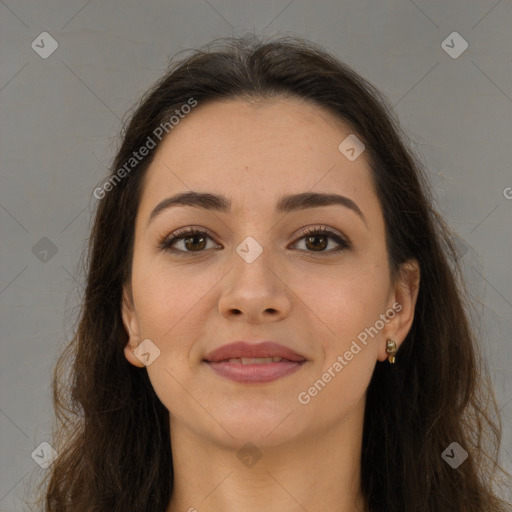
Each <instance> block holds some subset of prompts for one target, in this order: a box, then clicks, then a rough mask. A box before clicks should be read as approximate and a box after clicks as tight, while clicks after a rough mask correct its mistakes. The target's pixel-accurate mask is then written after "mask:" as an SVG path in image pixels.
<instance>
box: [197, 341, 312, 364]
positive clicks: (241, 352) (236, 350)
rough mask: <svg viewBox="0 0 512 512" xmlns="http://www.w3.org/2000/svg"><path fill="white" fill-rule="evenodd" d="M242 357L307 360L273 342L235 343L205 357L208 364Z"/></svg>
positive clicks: (213, 351)
mask: <svg viewBox="0 0 512 512" xmlns="http://www.w3.org/2000/svg"><path fill="white" fill-rule="evenodd" d="M241 357H281V358H282V359H288V360H289V361H305V360H306V359H305V357H303V356H301V355H300V354H298V353H297V352H295V351H294V350H292V349H291V348H288V347H285V346H284V345H280V344H279V343H275V342H273V341H263V342H261V343H256V344H251V343H247V342H246V341H235V342H233V343H228V344H226V345H223V346H222V347H219V348H217V349H215V350H212V351H211V352H209V353H208V354H206V355H205V356H204V359H205V361H208V362H219V361H225V360H228V359H234V358H241Z"/></svg>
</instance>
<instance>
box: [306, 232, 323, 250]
mask: <svg viewBox="0 0 512 512" xmlns="http://www.w3.org/2000/svg"><path fill="white" fill-rule="evenodd" d="M318 238H322V239H323V242H324V243H321V244H315V243H313V242H312V240H315V239H318ZM307 241H308V242H311V243H312V245H313V246H314V247H317V248H318V247H320V248H321V249H325V247H326V243H325V236H319V235H316V236H310V237H308V239H307Z"/></svg>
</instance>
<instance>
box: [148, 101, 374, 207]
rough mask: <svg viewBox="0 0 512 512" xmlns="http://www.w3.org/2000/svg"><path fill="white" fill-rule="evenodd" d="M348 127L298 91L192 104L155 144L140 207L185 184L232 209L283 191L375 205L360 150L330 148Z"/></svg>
mask: <svg viewBox="0 0 512 512" xmlns="http://www.w3.org/2000/svg"><path fill="white" fill-rule="evenodd" d="M351 133H352V131H351V129H350V127H349V126H348V125H347V124H346V123H344V122H343V121H342V120H340V119H339V118H337V117H336V116H335V115H334V114H332V113H331V112H329V111H327V110H326V109H324V108H322V107H319V106H317V105H316V104H313V103H310V102H307V101H305V100H302V99H298V98H286V99H285V98H274V99H258V100H250V101H246V100H241V99H231V100H222V101H215V102H211V103H207V104H205V105H200V104H199V105H198V106H197V107H195V108H194V110H193V111H192V112H191V113H190V114H188V115H187V116H186V117H185V118H184V119H182V120H181V121H180V123H179V124H178V125H176V126H174V128H173V129H172V131H171V132H170V133H169V135H167V137H166V138H165V139H164V140H163V142H162V143H161V145H160V147H159V148H158V150H157V154H156V155H155V158H154V160H153V162H152V163H151V165H150V167H149V169H148V171H147V173H146V177H145V180H144V189H143V195H142V201H141V213H143V212H145V214H146V215H149V211H148V209H150V208H151V207H152V206H153V207H154V205H155V204H156V203H158V202H159V201H160V200H162V199H163V198H165V197H167V196H168V195H170V194H172V193H176V192H180V191H186V190H190V189H192V190H198V191H205V192H206V191H207V192H217V193H222V194H223V195H227V196H229V197H231V198H232V202H233V206H234V207H235V208H234V210H235V211H236V210H237V209H238V207H240V208H241V207H242V205H243V207H244V209H248V208H254V209H256V210H260V211H262V210H263V209H265V208H266V205H267V204H268V206H269V208H273V207H274V202H275V199H276V198H278V197H280V196H282V195H283V194H284V193H301V192H306V191H317V192H333V191H336V192H338V193H342V194H343V195H346V196H348V197H351V198H352V199H353V200H354V201H356V202H358V203H359V202H361V203H366V204H368V203H371V202H373V203H374V204H373V207H374V208H375V207H376V206H377V205H376V204H375V203H376V201H377V199H376V196H375V194H374V191H373V186H372V183H371V176H370V168H369V164H368V161H367V159H366V155H365V154H364V152H363V154H362V155H361V156H360V157H359V158H357V159H356V160H354V161H349V160H348V159H347V158H346V157H345V156H344V155H343V154H341V153H340V151H339V149H338V146H339V145H340V143H341V142H342V141H343V140H344V139H346V138H347V136H349V135H350V134H351ZM238 203H239V204H238ZM371 207H372V205H370V206H366V208H371Z"/></svg>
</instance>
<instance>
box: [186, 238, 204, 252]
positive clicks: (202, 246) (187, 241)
mask: <svg viewBox="0 0 512 512" xmlns="http://www.w3.org/2000/svg"><path fill="white" fill-rule="evenodd" d="M197 238H199V239H201V240H202V241H203V243H202V244H201V247H200V249H204V236H201V235H192V236H188V237H187V238H186V239H185V246H186V247H187V249H190V245H192V246H193V245H195V244H194V242H192V244H190V243H189V242H190V240H196V239H197Z"/></svg>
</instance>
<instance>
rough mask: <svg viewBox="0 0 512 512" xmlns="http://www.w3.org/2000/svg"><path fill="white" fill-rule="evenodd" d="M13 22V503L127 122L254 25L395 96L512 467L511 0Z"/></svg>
mask: <svg viewBox="0 0 512 512" xmlns="http://www.w3.org/2000/svg"><path fill="white" fill-rule="evenodd" d="M0 17H1V20H0V34H1V36H0V37H1V39H0V54H1V62H2V65H1V68H0V110H1V130H2V133H1V135H2V136H1V154H2V160H1V163H2V177H1V179H2V182H1V183H2V186H1V190H0V223H1V248H2V249H1V253H2V260H1V261H2V264H1V267H0V305H1V312H0V323H1V343H2V348H1V356H2V357H0V368H1V377H0V429H1V439H0V454H1V466H0V510H1V511H4V512H7V511H14V510H22V505H21V501H20V497H21V496H23V495H24V493H25V492H26V486H28V484H29V481H30V480H31V478H32V476H30V475H31V474H32V473H34V471H33V470H34V469H36V468H37V469H38V470H39V468H38V467H37V466H36V463H35V462H34V460H33V459H32V457H31V454H32V452H33V451H34V450H35V449H36V447H37V446H38V445H39V444H40V443H41V442H43V441H47V440H50V438H49V435H50V432H51V423H52V420H53V410H52V408H51V395H50V388H49V384H50V377H51V372H52V370H53V365H54V363H55V360H56V357H57V354H58V353H59V351H60V350H61V349H62V348H63V346H64V343H65V342H66V341H67V340H68V339H69V337H70V335H71V332H72V327H73V322H74V321H75V318H76V312H77V310H76V306H77V304H78V299H79V294H80V291H81V287H82V284H81V282H80V279H81V278H80V277H77V269H78V263H79V257H80V254H81V252H82V249H83V247H84V243H85V240H86V237H87V235H88V229H89V226H90V224H89V223H90V218H91V209H92V208H93V207H94V205H95V201H96V200H95V199H94V197H92V195H91V194H92V191H93V189H94V187H95V186H96V185H97V184H98V182H99V181H100V180H101V179H102V178H103V177H104V176H105V173H106V172H107V167H108V166H109V164H110V162H111V159H112V158H113V156H114V150H115V148H116V144H117V140H118V139H117V136H118V132H119V129H120V126H121V119H122V118H123V116H124V115H125V113H126V112H127V111H128V110H129V109H130V108H131V107H132V105H133V104H134V102H135V101H136V100H137V99H138V98H139V96H140V95H141V94H142V93H143V92H144V91H145V89H146V88H148V87H149V86H150V85H151V84H152V83H153V82H154V81H155V80H156V79H157V78H158V77H160V75H162V74H163V72H164V71H165V68H166V66H167V63H168V61H169V58H170V57H171V56H172V55H173V54H174V53H175V52H177V51H179V50H182V49H186V48H190V47H197V46H200V45H202V44H204V43H206V42H208V41H209V40H211V39H213V38H216V37H221V36H226V35H244V34H246V33H248V32H256V33H258V34H264V35H272V34H278V33H279V34H283V35H284V34H295V35H299V36H303V37H306V38H308V39H311V40H313V41H316V42H318V43H320V44H322V45H323V46H325V47H326V48H327V49H329V50H331V51H333V52H334V53H336V55H337V56H338V57H339V58H341V59H342V60H344V61H345V62H347V63H348V64H349V65H351V66H352V67H354V69H355V70H356V71H358V72H359V73H361V74H362V75H363V76H365V77H366V78H368V79H369V80H370V81H371V82H372V83H374V84H375V85H376V86H377V87H378V88H379V89H380V90H381V91H383V92H384V94H386V96H387V97H388V98H389V100H390V102H391V103H392V104H393V105H394V106H395V109H396V112H397V114H398V116H399V118H400V120H401V122H402V123H403V126H404V128H405V129H406V130H407V132H408V133H409V135H410V137H411V138H412V140H413V142H414V146H413V148H414V149H416V151H417V152H419V154H420V156H421V158H422V159H423V161H424V162H425V165H426V166H427V168H428V171H429V176H430V178H431V182H432V185H433V188H434V190H435V194H436V197H437V201H438V204H437V206H438V208H439V210H440V211H441V212H442V213H443V214H444V216H445V217H446V219H447V221H448V222H449V224H450V225H451V226H452V227H453V228H454V229H455V230H456V232H457V233H458V234H459V235H460V237H461V238H462V239H463V240H464V242H460V243H459V247H460V254H461V256H462V258H463V262H464V264H465V268H466V273H467V278H468V281H469V286H470V290H471V293H472V298H473V300H474V304H475V307H476V310H477V313H478V316H479V318H480V323H479V327H478V330H479V332H480V334H481V336H480V339H481V343H482V346H483V348H484V350H485V353H486V355H487V357H488V359H489V366H490V369H491V372H492V377H493V380H494V383H495V387H496V394H497V398H498V401H499V403H500V407H501V412H502V414H503V423H504V438H503V446H502V453H501V456H502V462H503V464H504V466H505V467H506V468H507V470H508V471H512V462H511V461H512V456H511V454H512V428H511V423H512V422H511V421H510V420H511V417H512V401H511V399H512V377H511V373H510V370H509V367H510V365H511V363H512V343H511V333H512V321H511V318H512V275H511V274H512V273H511V271H510V267H509V265H510V261H511V260H510V254H512V244H511V236H510V235H511V227H510V218H511V214H512V200H511V199H507V197H505V195H506V194H507V190H508V191H509V192H510V194H508V195H509V197H512V190H511V189H507V187H512V173H511V170H510V169H511V167H510V162H511V161H512V141H511V139H510V135H511V133H512V116H511V114H512V99H511V98H512V72H511V62H512V58H511V57H512V55H511V54H512V31H510V30H509V28H510V27H511V26H512V2H511V1H510V0H501V1H497V0H481V1H472V2H468V1H467V0H464V1H463V0H457V1H450V2H442V1H440V0H435V1H429V2H427V1H426V0H423V1H422V0H417V1H416V2H411V1H408V0H396V1H392V0H386V1H382V0H381V1H377V0H374V1H358V2H341V1H337V2H335V1H327V0H322V1H318V0H317V1H315V2H307V1H305V0H295V1H293V0H292V1H290V0H284V1H277V0H276V1H270V0H265V1H261V0H260V1H258V2H257V3H256V2H252V3H250V2H248V1H246V2H235V1H232V0H189V1H186V0H181V1H173V2H164V1H156V0H152V1H148V2H141V1H139V2H137V1H135V0H130V1H123V2H121V1H116V0H103V1H102V0H89V1H86V0H72V1H66V2H64V1H44V2H42V1H39V2H37V1H35V0H26V1H23V0H21V1H19V0H18V1H16V0H6V1H2V2H0ZM44 31H46V32H49V33H50V35H51V36H52V37H53V38H55V40H56V41H57V42H58V45H59V46H58V48H57V50H56V51H55V52H54V53H53V54H51V55H50V56H49V57H48V58H46V59H43V58H42V57H40V56H39V54H38V53H36V51H34V49H32V47H31V43H32V41H34V40H36V42H37V41H39V42H40V38H38V36H39V34H41V33H42V32H44ZM454 31H456V32H458V33H460V34H461V36H462V37H463V38H464V39H465V40H466V41H467V42H468V45H469V47H468V48H467V50H466V51H465V52H464V53H462V55H460V56H459V57H458V58H455V59H454V58H452V57H450V55H448V53H446V51H445V50H444V49H443V48H442V46H441V43H442V42H443V41H444V40H445V39H446V38H447V37H448V36H449V35H450V34H451V33H452V32H454ZM448 41H449V43H448V44H450V45H452V46H453V45H455V42H454V43H453V44H452V43H451V41H450V40H448ZM47 42H48V41H47ZM39 44H40V45H41V43H39ZM456 47H458V46H456ZM45 48H46V49H48V48H49V46H48V45H47V44H45ZM43 237H46V238H47V239H49V240H50V241H51V244H53V245H54V246H55V248H54V251H55V249H56V251H57V252H56V253H55V254H53V253H52V248H53V246H52V245H51V244H50V243H49V242H48V241H47V240H43V241H42V242H41V241H40V240H41V239H42V238H43ZM36 244H38V245H36ZM34 246H35V249H34ZM44 250H47V251H48V252H47V253H44ZM432 342H433V343H435V339H433V340H432Z"/></svg>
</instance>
